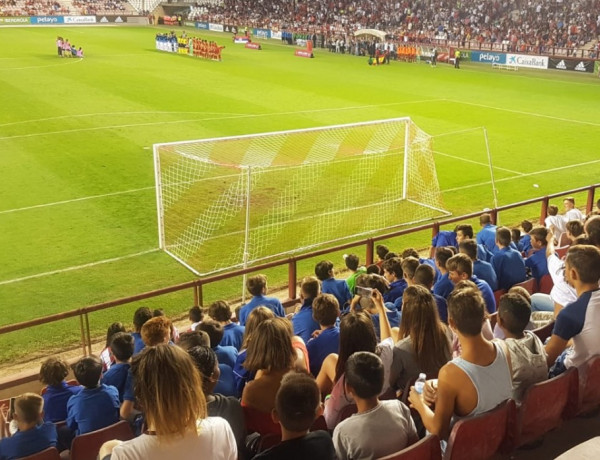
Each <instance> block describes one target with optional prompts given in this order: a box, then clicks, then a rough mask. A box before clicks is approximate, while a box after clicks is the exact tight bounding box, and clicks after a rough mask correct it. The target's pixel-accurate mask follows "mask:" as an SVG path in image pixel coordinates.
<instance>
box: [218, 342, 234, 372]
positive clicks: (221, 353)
mask: <svg viewBox="0 0 600 460" xmlns="http://www.w3.org/2000/svg"><path fill="white" fill-rule="evenodd" d="M213 350H214V351H215V354H216V355H217V360H218V361H219V364H227V365H228V366H229V367H231V368H232V369H233V366H235V362H236V360H237V357H238V351H237V350H236V349H235V348H234V347H230V346H227V347H222V346H221V345H217V346H216V347H214V348H213Z"/></svg>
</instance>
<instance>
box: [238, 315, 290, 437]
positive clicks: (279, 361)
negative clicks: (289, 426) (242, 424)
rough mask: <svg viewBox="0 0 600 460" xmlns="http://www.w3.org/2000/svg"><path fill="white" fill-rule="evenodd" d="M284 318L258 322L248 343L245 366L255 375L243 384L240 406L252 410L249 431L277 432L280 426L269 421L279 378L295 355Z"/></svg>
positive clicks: (286, 371) (247, 423) (261, 432)
mask: <svg viewBox="0 0 600 460" xmlns="http://www.w3.org/2000/svg"><path fill="white" fill-rule="evenodd" d="M286 321H287V320H286V319H284V318H273V319H267V320H265V321H263V322H262V323H260V324H259V325H258V327H257V328H256V331H255V332H254V333H253V334H252V340H250V343H249V344H248V356H247V357H246V361H245V362H244V367H245V368H246V369H247V370H249V371H251V372H255V373H256V377H255V378H254V380H252V381H251V382H248V383H246V386H245V387H244V391H243V393H242V406H244V407H248V408H250V409H254V411H253V412H254V413H255V414H256V415H255V416H250V417H248V418H247V419H246V428H247V429H248V432H249V433H251V432H258V433H260V434H261V435H263V434H267V433H279V432H280V427H279V425H275V424H274V423H273V421H272V420H271V411H272V410H273V408H274V407H275V395H276V394H277V391H278V390H279V386H280V384H281V379H282V378H283V376H284V375H285V374H287V373H288V372H289V371H290V370H292V368H293V366H294V362H295V360H296V352H295V350H294V348H293V346H292V334H291V332H290V330H289V326H288V325H287V324H286Z"/></svg>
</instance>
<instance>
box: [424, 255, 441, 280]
mask: <svg viewBox="0 0 600 460" xmlns="http://www.w3.org/2000/svg"><path fill="white" fill-rule="evenodd" d="M419 263H420V264H425V265H429V266H430V267H431V268H433V270H434V272H435V277H434V278H433V284H435V283H436V282H437V280H439V279H440V276H442V273H441V272H440V269H439V268H437V265H436V264H435V260H434V259H419Z"/></svg>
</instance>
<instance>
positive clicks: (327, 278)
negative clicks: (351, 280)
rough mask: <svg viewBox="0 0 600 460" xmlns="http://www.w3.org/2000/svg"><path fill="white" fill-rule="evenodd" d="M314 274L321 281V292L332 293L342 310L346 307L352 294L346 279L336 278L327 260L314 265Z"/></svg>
mask: <svg viewBox="0 0 600 460" xmlns="http://www.w3.org/2000/svg"><path fill="white" fill-rule="evenodd" d="M315 275H317V278H319V281H321V292H322V293H323V294H333V295H334V296H335V298H336V299H337V301H338V303H339V304H340V308H341V309H342V310H344V309H345V308H347V307H348V304H349V303H350V300H351V299H352V294H350V289H349V288H348V284H347V283H346V280H338V279H335V278H334V276H333V264H332V263H331V262H329V261H328V260H323V261H321V262H319V263H318V264H317V265H316V266H315Z"/></svg>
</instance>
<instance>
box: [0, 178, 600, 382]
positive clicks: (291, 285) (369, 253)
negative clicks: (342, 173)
mask: <svg viewBox="0 0 600 460" xmlns="http://www.w3.org/2000/svg"><path fill="white" fill-rule="evenodd" d="M598 187H600V184H594V185H590V186H587V187H580V188H576V189H572V190H566V191H563V192H559V193H554V194H552V195H547V196H544V197H538V198H532V199H530V200H525V201H519V202H517V203H512V204H508V205H504V206H500V207H498V208H494V209H491V210H490V211H488V212H489V213H490V214H491V215H492V220H493V221H494V222H496V221H497V219H498V215H499V213H500V212H502V211H507V210H509V209H515V208H520V207H523V206H527V205H530V204H535V203H541V206H540V218H539V223H540V224H542V225H543V223H544V219H545V218H546V211H547V209H548V204H549V202H550V200H551V199H553V198H558V197H561V196H568V195H572V194H575V193H581V192H587V201H586V213H589V212H590V211H591V210H592V209H593V205H594V195H595V191H596V188H598ZM481 214H482V212H481V211H479V212H474V213H470V214H464V215H461V216H455V217H451V218H448V219H444V220H441V221H436V222H430V223H428V224H424V225H420V226H418V227H411V228H407V229H402V230H397V231H395V232H391V233H386V234H383V235H379V236H377V237H373V238H366V239H362V240H358V241H353V242H350V243H346V244H340V245H337V246H331V247H328V248H325V249H320V250H318V251H312V252H307V253H305V254H300V255H297V256H293V257H289V258H287V259H280V260H275V261H272V262H268V263H264V264H260V265H256V266H253V267H249V268H246V269H243V270H235V271H232V272H227V273H221V274H218V275H213V276H208V277H205V278H201V279H197V280H193V281H188V282H186V283H182V284H177V285H174V286H168V287H165V288H162V289H157V290H154V291H149V292H144V293H141V294H137V295H135V296H130V297H124V298H121V299H115V300H111V301H108V302H103V303H99V304H95V305H90V306H87V307H83V308H79V309H76V310H70V311H67V312H63V313H57V314H54V315H50V316H44V317H41V318H36V319H33V320H29V321H24V322H21V323H15V324H9V325H6V326H1V327H0V335H2V334H7V333H9V332H14V331H19V330H23V329H28V328H31V327H35V326H38V325H40V324H48V323H52V322H55V321H61V320H64V319H67V318H74V317H77V316H78V317H79V323H80V331H81V348H82V351H83V354H84V355H86V354H89V353H91V350H92V340H91V334H90V323H89V316H88V315H89V314H90V313H93V312H96V311H99V310H105V309H108V308H113V307H117V306H120V305H125V304H128V303H132V302H137V301H140V300H145V299H150V298H153V297H159V296H161V295H165V294H169V293H172V292H177V291H183V290H186V289H191V290H192V295H193V298H194V305H202V304H203V287H204V286H206V285H208V284H211V283H216V282H218V281H223V280H226V279H230V278H234V277H238V276H242V275H245V274H248V273H255V272H260V271H264V270H267V269H269V268H273V267H280V266H283V265H287V266H288V299H287V300H286V301H285V302H284V305H286V306H289V305H291V304H293V303H295V302H296V299H297V291H296V287H297V280H298V262H299V261H302V260H305V259H310V258H313V257H317V256H320V255H325V254H330V253H333V252H337V251H342V250H344V249H349V248H355V247H356V246H365V250H366V263H367V264H371V263H373V255H374V248H375V243H376V242H377V241H381V240H386V239H390V238H395V237H399V236H403V235H409V234H411V233H416V232H420V231H423V230H429V229H430V230H431V232H432V237H433V236H435V235H437V233H438V232H439V231H440V228H441V227H443V226H446V225H450V224H454V223H456V222H461V221H465V220H469V219H474V218H477V217H479V216H480V215H481ZM427 244H429V242H428V243H427ZM36 379H37V374H36V375H33V376H30V377H23V378H20V379H18V380H17V379H15V380H11V381H7V382H3V383H0V390H2V389H5V388H9V387H11V386H13V385H15V384H20V383H26V382H27V381H34V380H36Z"/></svg>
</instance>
